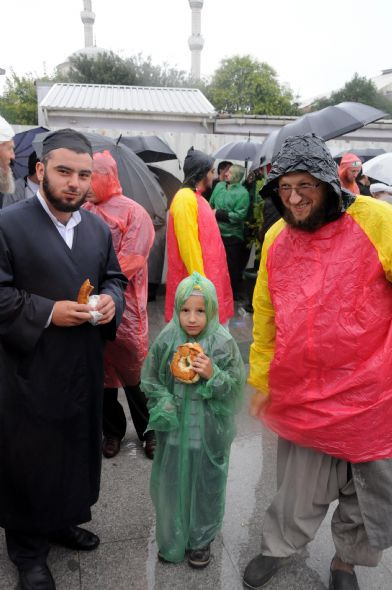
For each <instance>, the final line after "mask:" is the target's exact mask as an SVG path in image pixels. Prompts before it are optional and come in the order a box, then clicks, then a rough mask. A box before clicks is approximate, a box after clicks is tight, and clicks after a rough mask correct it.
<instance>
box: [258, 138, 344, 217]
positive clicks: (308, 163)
mask: <svg viewBox="0 0 392 590" xmlns="http://www.w3.org/2000/svg"><path fill="white" fill-rule="evenodd" d="M297 171H298V172H308V173H309V174H311V175H312V176H314V177H315V178H317V179H318V180H321V181H322V182H325V183H327V184H328V185H329V187H330V190H329V191H328V201H329V202H328V208H327V220H326V221H333V220H334V219H337V218H338V217H339V216H340V215H341V214H342V213H344V211H345V210H346V209H347V207H348V206H349V204H350V203H352V201H353V199H354V196H353V195H352V194H351V193H350V192H349V191H347V190H345V189H344V188H342V186H341V184H340V180H339V176H338V170H337V166H336V163H335V161H334V159H333V158H332V155H331V152H330V151H329V149H328V148H327V146H326V145H325V142H324V140H323V139H321V137H318V136H317V135H315V134H314V133H306V134H304V135H296V136H292V137H288V138H287V139H286V140H285V141H284V143H283V145H282V147H281V149H280V151H279V153H278V155H277V156H276V159H275V160H274V162H273V164H272V168H271V171H270V173H269V174H268V177H267V181H266V183H265V185H264V186H263V188H262V190H261V191H260V194H261V196H262V197H263V198H265V197H267V196H271V198H272V200H273V202H274V204H275V206H276V208H277V209H278V210H279V212H280V213H283V210H284V209H283V204H282V201H281V199H280V198H279V196H278V194H277V193H276V192H275V190H274V189H275V188H276V187H277V185H278V180H279V178H280V177H281V176H283V175H284V174H287V173H289V172H297Z"/></svg>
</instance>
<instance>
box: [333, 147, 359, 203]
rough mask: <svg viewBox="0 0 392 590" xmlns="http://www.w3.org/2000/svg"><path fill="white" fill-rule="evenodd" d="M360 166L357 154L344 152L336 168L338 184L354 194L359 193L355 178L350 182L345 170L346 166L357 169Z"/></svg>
mask: <svg viewBox="0 0 392 590" xmlns="http://www.w3.org/2000/svg"><path fill="white" fill-rule="evenodd" d="M361 167H362V161H361V159H360V158H358V156H356V155H355V154H351V153H347V154H344V156H343V157H342V159H341V161H340V165H339V168H338V174H339V179H340V184H341V185H342V186H343V187H344V188H345V189H347V190H348V191H350V192H351V193H353V194H354V195H359V188H358V185H357V183H356V182H355V180H353V181H351V182H350V181H349V180H348V178H347V170H348V168H357V169H358V170H360V169H361Z"/></svg>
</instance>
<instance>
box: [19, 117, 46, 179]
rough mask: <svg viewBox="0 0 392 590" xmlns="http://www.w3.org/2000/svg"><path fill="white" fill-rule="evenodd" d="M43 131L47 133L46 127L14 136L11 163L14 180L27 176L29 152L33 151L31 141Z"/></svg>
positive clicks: (35, 128)
mask: <svg viewBox="0 0 392 590" xmlns="http://www.w3.org/2000/svg"><path fill="white" fill-rule="evenodd" d="M45 131H48V129H47V128H46V127H34V129H29V130H28V131H22V132H21V133H17V134H16V135H14V145H15V149H14V151H15V160H14V161H13V163H12V172H13V174H14V177H15V179H18V178H24V177H25V176H27V174H28V166H27V162H28V159H29V156H30V154H31V152H33V151H34V148H33V145H32V144H33V139H34V137H35V136H36V135H37V134H38V133H44V132H45Z"/></svg>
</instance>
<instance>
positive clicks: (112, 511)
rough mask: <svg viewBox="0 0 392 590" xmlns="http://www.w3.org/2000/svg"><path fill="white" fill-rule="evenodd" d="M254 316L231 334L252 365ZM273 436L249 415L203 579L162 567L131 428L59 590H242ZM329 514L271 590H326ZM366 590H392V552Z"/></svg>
mask: <svg viewBox="0 0 392 590" xmlns="http://www.w3.org/2000/svg"><path fill="white" fill-rule="evenodd" d="M162 307H163V306H162V298H158V300H157V301H156V302H155V303H152V304H150V332H151V336H152V337H153V336H154V334H156V333H157V331H159V329H160V328H161V327H162V325H163V320H162ZM251 323H252V316H250V315H241V314H240V313H238V310H237V315H236V317H235V318H234V319H233V320H232V321H231V324H230V329H231V331H232V333H233V335H234V336H235V337H236V339H237V341H238V342H239V345H240V348H241V352H242V354H243V356H244V358H245V360H247V353H248V348H249V342H250V338H251ZM275 453H276V440H275V436H274V435H272V434H271V433H269V432H267V431H265V430H263V429H262V427H261V426H260V424H259V423H258V422H257V421H256V420H254V419H252V418H250V417H249V416H248V414H247V409H246V408H244V409H243V410H242V412H241V414H240V415H239V416H238V434H237V437H236V439H235V442H234V444H233V447H232V453H231V463H230V474H229V480H228V486H227V504H226V515H225V520H224V526H223V530H222V533H221V534H220V535H219V536H218V538H217V539H216V540H215V542H214V543H213V546H212V551H213V559H212V562H211V564H210V565H209V567H208V568H207V569H205V570H203V571H200V572H197V571H194V570H192V569H190V568H189V567H188V565H187V564H186V563H183V564H180V565H171V564H161V563H160V562H158V561H157V555H156V554H157V548H156V544H155V540H154V538H155V534H154V511H153V507H152V504H151V501H150V498H149V493H148V481H149V475H150V469H151V462H150V461H149V460H148V459H146V457H145V456H144V452H143V450H142V448H141V447H140V446H139V445H138V443H137V439H136V435H135V432H134V430H133V428H132V426H130V427H129V430H128V433H127V437H126V439H125V441H124V444H123V447H122V451H121V453H120V454H119V455H118V456H117V457H116V458H115V459H112V460H107V459H105V460H104V462H103V474H102V491H101V496H100V500H99V502H98V504H97V506H96V507H95V508H94V511H93V521H92V522H91V523H89V525H88V526H89V527H90V528H91V530H93V531H94V532H96V533H98V534H99V536H100V537H101V545H100V547H99V548H98V549H97V550H96V551H95V552H93V553H91V554H82V553H78V552H72V551H66V550H63V549H60V548H54V549H52V551H51V553H50V557H49V563H50V566H51V569H52V572H53V574H54V576H55V579H56V582H57V589H58V590H130V589H133V590H185V589H186V590H240V589H241V588H242V584H241V574H242V572H243V570H244V567H245V565H246V563H247V562H248V561H249V559H251V558H252V557H253V556H254V555H255V554H257V553H258V547H259V542H260V528H261V524H262V520H263V515H264V512H265V509H266V507H267V506H268V504H269V501H270V499H271V497H272V495H273V493H274V489H275ZM331 512H332V510H331V511H330V513H329V514H328V516H327V518H326V519H325V521H324V523H323V525H322V526H321V528H320V530H319V532H318V534H317V536H316V539H315V540H314V541H313V543H311V544H310V545H309V547H308V550H307V552H306V554H304V555H303V556H301V557H296V558H295V559H293V560H292V562H291V563H290V564H289V565H288V566H287V568H286V569H285V570H282V571H281V572H280V573H279V574H278V575H277V576H276V578H275V579H274V580H273V581H272V582H271V583H270V584H269V585H268V587H267V590H325V589H326V588H327V587H328V569H329V563H330V560H331V556H332V554H333V545H332V541H331V535H330V530H329V521H330V517H331ZM0 547H1V550H0V590H13V589H16V588H17V576H16V572H15V569H14V567H13V566H12V565H11V564H10V562H9V561H8V559H7V557H6V551H5V546H4V536H3V535H2V534H1V536H0ZM357 573H358V578H359V582H360V587H361V590H391V588H392V550H388V551H386V552H385V553H384V557H383V560H382V563H381V565H379V567H377V568H375V569H367V568H358V571H357Z"/></svg>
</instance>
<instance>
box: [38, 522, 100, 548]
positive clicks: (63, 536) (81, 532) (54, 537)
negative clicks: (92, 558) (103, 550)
mask: <svg viewBox="0 0 392 590" xmlns="http://www.w3.org/2000/svg"><path fill="white" fill-rule="evenodd" d="M49 541H50V542H51V543H55V544H56V545H61V546H62V547H67V548H68V549H74V550H75V551H92V550H93V549H96V548H97V547H98V545H99V543H100V540H99V537H97V535H94V533H90V531H87V530H86V529H82V528H81V527H80V526H71V527H69V528H68V529H64V530H62V531H56V532H55V533H52V534H51V535H50V537H49Z"/></svg>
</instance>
